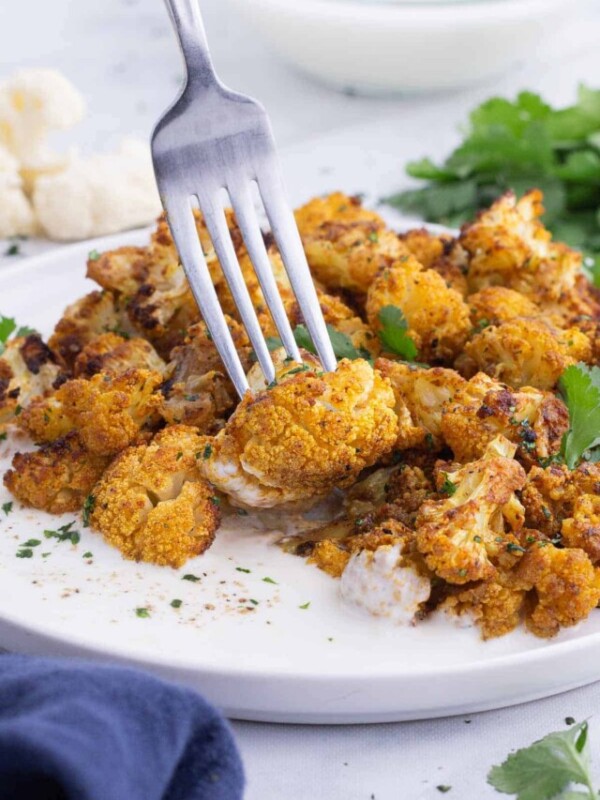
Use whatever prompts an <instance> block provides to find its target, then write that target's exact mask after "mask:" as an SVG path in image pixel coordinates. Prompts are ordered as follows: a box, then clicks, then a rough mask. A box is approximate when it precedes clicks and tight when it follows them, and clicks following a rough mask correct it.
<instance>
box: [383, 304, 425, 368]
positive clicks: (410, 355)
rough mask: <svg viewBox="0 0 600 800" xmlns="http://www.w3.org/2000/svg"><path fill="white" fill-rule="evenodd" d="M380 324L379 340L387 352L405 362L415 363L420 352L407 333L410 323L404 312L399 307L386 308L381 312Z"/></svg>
mask: <svg viewBox="0 0 600 800" xmlns="http://www.w3.org/2000/svg"><path fill="white" fill-rule="evenodd" d="M379 322H380V323H381V330H380V331H379V338H380V340H381V344H382V345H383V346H384V348H385V350H387V352H388V353H394V355H397V356H400V358H403V359H404V360H405V361H414V360H415V358H416V357H417V353H418V350H417V346H416V344H415V343H414V341H413V340H412V339H411V337H410V336H409V335H408V333H407V331H408V323H407V321H406V318H405V316H404V314H403V313H402V310H401V309H400V308H398V306H384V307H383V308H382V309H381V311H380V312H379Z"/></svg>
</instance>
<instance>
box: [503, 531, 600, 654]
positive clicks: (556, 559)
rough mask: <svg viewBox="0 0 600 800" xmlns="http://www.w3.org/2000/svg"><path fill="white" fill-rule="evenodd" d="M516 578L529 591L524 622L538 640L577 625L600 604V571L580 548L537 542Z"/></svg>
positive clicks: (518, 570)
mask: <svg viewBox="0 0 600 800" xmlns="http://www.w3.org/2000/svg"><path fill="white" fill-rule="evenodd" d="M516 575H517V578H518V579H519V580H520V581H522V583H523V584H524V585H525V586H526V587H527V589H529V590H530V591H529V594H528V596H527V607H526V616H525V622H526V625H527V627H528V628H529V630H530V631H532V632H533V633H535V635H536V636H542V637H545V638H548V637H551V636H555V635H556V634H557V633H558V631H559V630H560V628H568V627H571V626H572V625H577V623H578V622H581V620H583V619H585V618H586V617H587V616H588V614H589V613H590V611H592V609H594V608H595V607H596V606H597V605H598V602H599V601H600V570H598V569H595V568H594V567H593V565H592V562H591V561H590V559H589V558H588V556H587V555H586V554H585V553H584V552H583V550H579V549H577V548H566V549H564V550H561V549H558V548H557V547H554V545H552V544H550V543H549V542H538V543H536V544H534V545H533V546H531V547H530V548H529V549H528V550H527V553H526V554H525V555H524V556H523V558H522V559H521V561H520V563H519V565H518V567H517V569H516Z"/></svg>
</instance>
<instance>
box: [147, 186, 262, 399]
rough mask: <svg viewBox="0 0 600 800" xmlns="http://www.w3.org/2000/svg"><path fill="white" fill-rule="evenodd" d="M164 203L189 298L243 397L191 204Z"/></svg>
mask: <svg viewBox="0 0 600 800" xmlns="http://www.w3.org/2000/svg"><path fill="white" fill-rule="evenodd" d="M163 202H164V206H165V210H166V212H167V218H168V220H169V227H170V228H171V233H172V235H173V239H174V241H175V244H176V246H177V251H178V253H179V257H180V258H181V262H182V264H183V266H184V268H185V273H186V276H187V279H188V282H189V284H190V288H191V290H192V294H193V295H194V298H195V299H196V302H197V303H198V307H199V308H200V311H201V313H202V317H203V319H204V322H205V323H206V326H207V328H208V330H209V331H210V335H211V336H212V340H213V342H214V345H215V347H216V348H217V350H218V352H219V355H220V356H221V359H222V361H223V364H224V365H225V369H226V370H227V372H228V373H229V376H230V378H231V380H232V381H233V385H234V386H235V388H236V391H237V393H238V394H239V396H240V397H243V396H244V394H245V393H246V392H247V391H248V388H249V387H248V381H247V379H246V373H245V372H244V368H243V367H242V363H241V361H240V357H239V355H238V353H237V350H236V348H235V344H234V343H233V339H232V337H231V333H230V331H229V328H228V327H227V322H226V321H225V317H224V315H223V311H222V310H221V306H220V304H219V299H218V297H217V293H216V292H215V287H214V286H213V283H212V280H211V277H210V272H209V270H208V266H207V265H206V261H205V259H204V255H203V253H202V248H201V246H200V240H199V239H198V231H197V230H196V223H195V221H194V215H193V212H192V207H191V203H189V202H188V199H187V198H184V199H182V200H181V201H175V200H172V199H171V200H167V198H166V197H163Z"/></svg>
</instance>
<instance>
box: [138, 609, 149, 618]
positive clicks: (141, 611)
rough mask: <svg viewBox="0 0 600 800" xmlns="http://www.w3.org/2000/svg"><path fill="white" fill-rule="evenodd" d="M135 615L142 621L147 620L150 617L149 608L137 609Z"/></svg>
mask: <svg viewBox="0 0 600 800" xmlns="http://www.w3.org/2000/svg"><path fill="white" fill-rule="evenodd" d="M135 615H136V617H140V619H147V618H148V617H149V616H150V611H149V610H148V609H147V608H136V610H135Z"/></svg>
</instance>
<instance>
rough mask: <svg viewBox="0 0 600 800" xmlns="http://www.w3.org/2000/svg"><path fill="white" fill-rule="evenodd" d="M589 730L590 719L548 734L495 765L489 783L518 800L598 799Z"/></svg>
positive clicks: (490, 773) (489, 775)
mask: <svg viewBox="0 0 600 800" xmlns="http://www.w3.org/2000/svg"><path fill="white" fill-rule="evenodd" d="M587 733H588V723H587V722H581V723H580V724H579V725H573V726H572V727H570V728H568V729H567V730H566V731H556V732H555V733H549V734H548V735H547V736H544V738H543V739H540V740H539V741H537V742H534V743H533V744H532V745H530V746H529V747H523V748H522V749H521V750H517V751H516V752H515V753H511V754H510V755H509V756H508V758H507V759H506V761H504V762H503V763H502V764H500V765H499V766H497V767H492V769H491V770H490V772H489V773H488V777H487V779H488V783H489V784H490V785H491V786H493V787H494V789H496V791H498V792H501V793H502V794H510V795H515V796H516V800H560V798H563V800H568V799H570V798H572V800H576V798H581V800H585V798H590V800H591V799H592V798H597V797H598V795H597V794H596V792H595V791H594V788H593V786H592V776H591V770H590V753H589V749H588V746H587ZM572 784H576V785H578V786H580V787H582V788H583V787H585V791H583V792H576V791H574V790H573V789H572V788H571V785H572Z"/></svg>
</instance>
